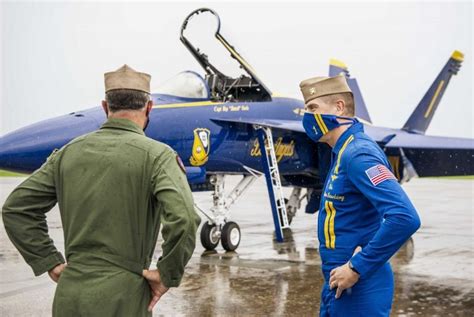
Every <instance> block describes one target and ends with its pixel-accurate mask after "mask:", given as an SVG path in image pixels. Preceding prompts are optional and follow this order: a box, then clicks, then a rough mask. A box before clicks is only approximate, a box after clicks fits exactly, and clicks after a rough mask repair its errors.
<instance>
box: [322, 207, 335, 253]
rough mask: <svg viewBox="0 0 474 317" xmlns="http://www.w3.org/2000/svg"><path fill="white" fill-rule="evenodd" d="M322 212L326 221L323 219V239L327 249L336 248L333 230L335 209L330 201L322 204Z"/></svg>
mask: <svg viewBox="0 0 474 317" xmlns="http://www.w3.org/2000/svg"><path fill="white" fill-rule="evenodd" d="M324 210H325V211H326V219H324V239H325V241H326V248H327V249H335V248H336V232H335V230H334V218H335V217H336V208H335V207H334V203H333V202H332V201H327V200H326V201H325V202H324Z"/></svg>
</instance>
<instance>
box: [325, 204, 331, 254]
mask: <svg viewBox="0 0 474 317" xmlns="http://www.w3.org/2000/svg"><path fill="white" fill-rule="evenodd" d="M324 210H325V211H326V219H324V240H325V241H326V249H329V248H331V241H330V240H329V219H330V218H331V209H330V208H329V202H328V201H327V200H326V201H325V202H324Z"/></svg>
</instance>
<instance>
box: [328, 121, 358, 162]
mask: <svg viewBox="0 0 474 317" xmlns="http://www.w3.org/2000/svg"><path fill="white" fill-rule="evenodd" d="M357 132H364V126H363V125H362V123H360V122H356V123H354V124H353V125H351V126H350V127H349V129H347V130H346V131H344V133H343V134H341V136H340V137H339V139H337V141H336V144H335V145H334V147H333V148H332V152H333V153H334V154H336V155H337V154H338V153H339V151H340V150H341V148H342V146H343V145H344V143H345V142H346V140H347V139H348V138H349V137H350V136H351V135H353V134H355V133H357Z"/></svg>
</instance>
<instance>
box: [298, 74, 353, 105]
mask: <svg viewBox="0 0 474 317" xmlns="http://www.w3.org/2000/svg"><path fill="white" fill-rule="evenodd" d="M300 89H301V92H302V93H303V98H304V102H305V103H307V102H309V101H310V100H313V99H315V98H318V97H322V96H327V95H333V94H339V93H342V92H350V93H352V91H351V89H350V88H349V85H348V84H347V81H346V77H344V76H343V75H338V76H335V77H314V78H310V79H306V80H303V81H302V82H301V83H300Z"/></svg>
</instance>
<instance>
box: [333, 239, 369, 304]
mask: <svg viewBox="0 0 474 317" xmlns="http://www.w3.org/2000/svg"><path fill="white" fill-rule="evenodd" d="M361 250H362V249H361V247H357V248H356V249H355V251H354V255H355V254H357V253H359V252H360V251H361ZM357 281H359V274H357V273H356V272H354V271H353V270H352V269H351V268H350V267H349V262H348V263H346V264H344V265H342V266H339V267H336V268H335V269H333V270H332V271H331V277H330V278H329V288H330V289H333V288H335V287H337V289H336V298H339V297H341V294H342V292H343V291H344V290H345V289H348V288H351V287H352V286H354V284H355V283H357Z"/></svg>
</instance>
